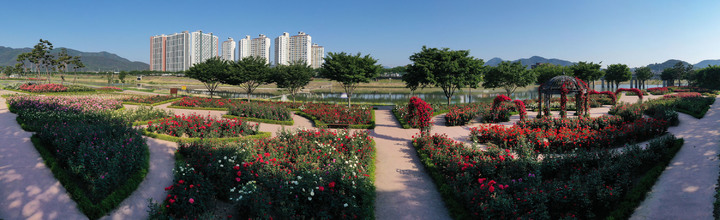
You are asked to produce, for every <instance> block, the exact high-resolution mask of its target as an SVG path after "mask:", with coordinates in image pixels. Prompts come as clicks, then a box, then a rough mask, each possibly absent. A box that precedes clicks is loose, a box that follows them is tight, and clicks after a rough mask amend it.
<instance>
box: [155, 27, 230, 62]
mask: <svg viewBox="0 0 720 220" xmlns="http://www.w3.org/2000/svg"><path fill="white" fill-rule="evenodd" d="M217 56H218V37H217V36H213V35H212V33H211V34H203V33H202V32H201V31H197V32H192V33H189V32H187V31H183V32H182V33H175V34H171V35H164V34H163V35H157V36H152V37H150V70H152V71H168V72H179V71H185V70H188V69H190V67H191V66H192V65H193V64H195V63H200V62H203V61H205V60H207V59H209V58H210V57H217Z"/></svg>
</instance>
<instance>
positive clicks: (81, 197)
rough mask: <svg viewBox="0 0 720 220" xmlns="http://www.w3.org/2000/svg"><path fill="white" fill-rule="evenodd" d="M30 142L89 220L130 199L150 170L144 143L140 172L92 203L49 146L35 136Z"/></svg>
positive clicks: (99, 216)
mask: <svg viewBox="0 0 720 220" xmlns="http://www.w3.org/2000/svg"><path fill="white" fill-rule="evenodd" d="M31 141H32V143H33V145H34V146H35V149H36V150H37V151H38V153H39V154H40V156H41V157H42V159H43V162H45V165H46V166H47V167H48V168H49V169H50V171H51V172H52V173H53V176H54V177H55V179H57V180H58V181H59V182H60V183H61V184H62V185H63V187H64V188H65V191H67V192H68V194H69V195H70V197H71V198H72V199H73V201H75V202H76V203H77V205H78V209H80V211H81V212H82V213H83V214H85V215H86V216H87V217H88V218H89V219H99V218H101V217H103V216H105V215H106V214H108V213H109V212H111V211H113V210H115V208H117V206H118V205H120V203H122V202H123V201H124V200H125V199H127V198H128V197H130V195H132V193H133V192H135V190H137V188H138V187H139V186H140V184H141V183H142V182H143V181H144V180H145V176H147V173H148V170H149V168H150V149H149V148H148V146H147V143H145V149H146V151H145V152H146V153H145V155H144V157H145V163H143V164H141V167H140V170H138V171H137V172H135V173H134V174H132V175H131V176H130V178H129V179H127V181H125V183H124V184H122V185H120V186H119V187H118V188H116V189H115V190H114V191H113V192H112V193H110V195H108V196H107V197H105V198H104V199H103V200H102V201H100V202H99V203H93V202H92V201H90V198H88V197H87V196H86V195H85V192H84V190H82V188H81V187H80V186H78V184H77V183H76V182H74V181H73V179H74V178H73V177H72V176H71V175H70V174H69V173H68V172H67V170H65V169H63V168H62V167H61V166H60V164H58V162H57V159H56V158H55V156H53V155H52V153H50V151H49V150H48V149H47V147H48V145H49V144H48V143H45V142H43V141H42V140H40V138H39V137H37V135H36V134H34V135H33V136H32V137H31Z"/></svg>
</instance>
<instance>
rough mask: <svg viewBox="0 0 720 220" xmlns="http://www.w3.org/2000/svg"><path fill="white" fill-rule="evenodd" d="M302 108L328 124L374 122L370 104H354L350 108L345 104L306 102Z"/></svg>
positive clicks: (363, 123)
mask: <svg viewBox="0 0 720 220" xmlns="http://www.w3.org/2000/svg"><path fill="white" fill-rule="evenodd" d="M300 109H301V111H302V112H304V113H307V114H310V115H312V116H315V117H316V118H317V119H318V120H320V121H322V122H324V123H327V124H350V125H367V124H370V123H371V122H372V115H371V114H370V113H371V112H372V111H371V109H372V108H371V107H369V106H357V105H353V106H352V107H350V108H348V107H347V106H345V105H334V104H324V103H305V104H304V105H303V106H301V107H300Z"/></svg>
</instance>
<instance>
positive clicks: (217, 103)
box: [172, 97, 243, 108]
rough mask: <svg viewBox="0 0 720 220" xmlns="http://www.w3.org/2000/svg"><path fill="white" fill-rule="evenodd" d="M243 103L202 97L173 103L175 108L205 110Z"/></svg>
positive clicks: (236, 100) (237, 100) (184, 98)
mask: <svg viewBox="0 0 720 220" xmlns="http://www.w3.org/2000/svg"><path fill="white" fill-rule="evenodd" d="M240 103H243V101H240V100H239V99H217V98H216V99H211V98H201V97H183V98H182V99H181V100H179V101H175V102H173V104H172V105H173V106H182V107H203V108H229V107H230V105H235V104H240Z"/></svg>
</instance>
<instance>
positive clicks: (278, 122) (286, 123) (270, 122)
mask: <svg viewBox="0 0 720 220" xmlns="http://www.w3.org/2000/svg"><path fill="white" fill-rule="evenodd" d="M222 117H223V118H240V119H243V120H245V121H253V122H260V123H267V124H278V125H293V124H295V121H292V120H291V121H278V120H270V119H262V118H251V117H240V116H235V115H223V116H222Z"/></svg>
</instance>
